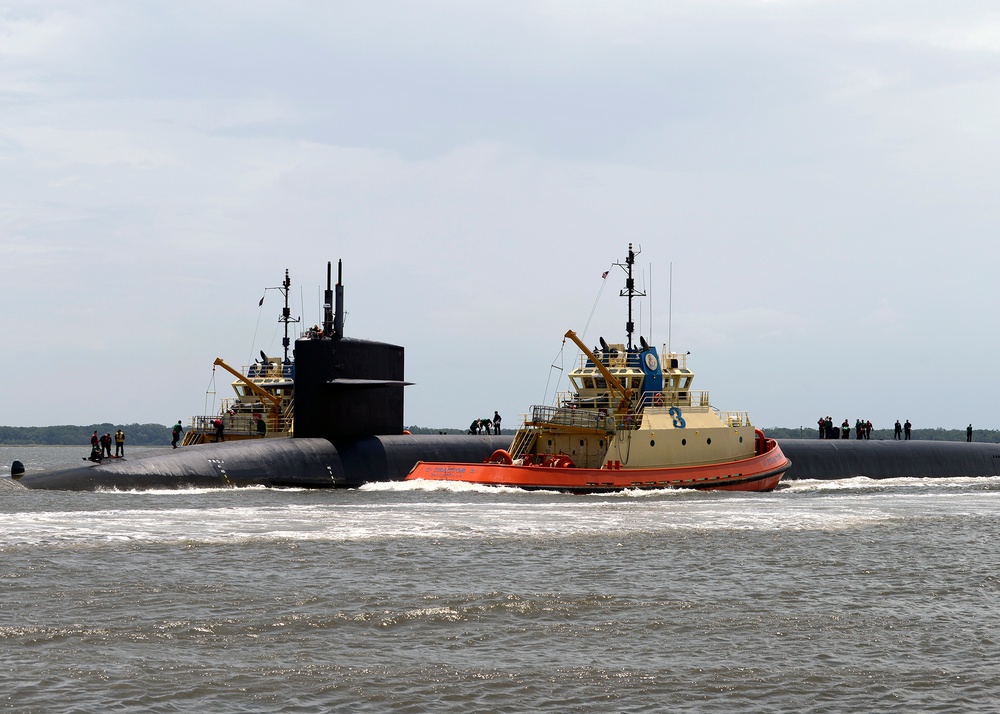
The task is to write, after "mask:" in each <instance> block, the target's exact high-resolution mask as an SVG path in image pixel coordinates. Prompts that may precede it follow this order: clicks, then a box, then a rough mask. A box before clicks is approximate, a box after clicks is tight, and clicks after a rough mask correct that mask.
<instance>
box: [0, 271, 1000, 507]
mask: <svg viewBox="0 0 1000 714" xmlns="http://www.w3.org/2000/svg"><path fill="white" fill-rule="evenodd" d="M323 309H324V321H323V329H322V330H318V331H314V330H311V331H307V332H306V333H304V334H303V335H302V336H301V337H299V338H298V339H297V340H296V341H295V348H294V356H295V371H294V385H295V386H294V390H295V391H294V393H295V428H294V432H293V433H294V435H293V436H288V437H283V438H265V439H248V440H241V441H230V442H223V443H218V444H198V445H194V446H183V447H181V448H179V449H165V450H164V452H163V453H152V454H147V455H142V456H138V457H129V458H128V459H127V460H126V459H115V460H113V461H108V462H102V463H98V464H90V463H89V462H88V464H87V465H84V466H78V467H70V468H65V469H58V470H52V471H45V472H31V473H27V472H25V469H24V466H23V464H22V463H21V462H20V461H15V462H14V463H13V465H12V467H11V477H12V478H14V479H16V480H17V482H18V483H20V484H22V485H23V486H25V487H27V488H32V489H58V490H70V491H93V490H150V489H189V488H235V487H250V486H264V487H272V488H357V487H359V486H362V485H364V484H366V483H372V482H379V481H402V480H403V479H404V478H405V477H406V476H407V474H408V473H409V472H410V470H411V469H412V468H413V466H414V465H415V464H416V463H417V462H418V461H425V462H462V463H479V462H483V461H485V460H487V459H488V458H489V457H490V456H491V455H492V454H494V452H495V451H496V450H497V449H508V448H509V447H510V444H511V441H512V439H513V437H512V436H500V435H472V434H470V435H423V434H406V433H404V429H403V391H404V388H405V387H406V386H407V385H408V384H409V383H408V382H406V381H404V374H403V357H404V351H403V348H402V347H400V346H397V345H392V344H387V343H383V342H374V341H369V340H363V339H357V338H350V337H345V336H344V334H343V324H344V286H343V263H342V261H338V266H337V283H336V285H335V286H331V264H330V263H327V287H326V292H325V294H324V308H323ZM778 444H779V446H780V447H781V450H782V451H783V452H784V454H785V456H786V457H788V458H789V459H790V461H791V466H790V467H789V468H788V469H787V470H786V471H785V474H784V477H783V480H785V481H794V480H805V479H816V480H836V479H847V478H853V477H867V478H872V479H885V478H951V477H980V476H998V475H1000V444H987V443H968V442H944V441H866V440H861V441H850V440H836V439H832V440H816V439H779V440H778Z"/></svg>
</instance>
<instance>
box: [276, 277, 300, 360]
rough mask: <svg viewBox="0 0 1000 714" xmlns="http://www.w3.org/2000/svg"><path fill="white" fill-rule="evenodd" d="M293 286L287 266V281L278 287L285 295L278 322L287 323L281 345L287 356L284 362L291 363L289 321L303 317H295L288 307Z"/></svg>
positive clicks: (296, 320)
mask: <svg viewBox="0 0 1000 714" xmlns="http://www.w3.org/2000/svg"><path fill="white" fill-rule="evenodd" d="M291 286H292V280H291V278H289V277H288V268H285V281H284V282H283V283H282V284H281V287H280V288H278V289H279V290H280V291H281V294H282V295H284V296H285V307H284V309H282V311H281V317H279V318H278V322H283V323H285V337H284V339H282V340H281V345H282V347H284V349H285V356H284V359H283V360H282V364H291V362H290V361H289V359H288V346H289V345H290V344H291V341H290V340H289V339H288V323H290V322H298V321H299V320H300V319H301V318H298V317H296V318H294V319H293V318H292V311H291V310H290V309H289V308H288V293H289V290H288V289H289V288H290V287H291Z"/></svg>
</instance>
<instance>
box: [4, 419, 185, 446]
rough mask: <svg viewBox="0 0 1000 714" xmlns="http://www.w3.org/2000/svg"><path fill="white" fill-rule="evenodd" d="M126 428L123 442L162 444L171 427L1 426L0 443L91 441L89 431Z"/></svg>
mask: <svg viewBox="0 0 1000 714" xmlns="http://www.w3.org/2000/svg"><path fill="white" fill-rule="evenodd" d="M119 428H120V429H121V430H122V431H124V432H125V444H126V446H128V445H130V444H131V445H132V446H165V445H167V444H169V443H170V427H169V426H163V424H107V423H105V424H90V425H89V426H73V425H68V424H67V425H62V426H0V444H3V445H5V446H72V445H73V444H90V435H91V434H93V433H94V432H95V431H96V432H97V433H98V434H111V435H112V436H114V434H115V432H116V431H118V429H119Z"/></svg>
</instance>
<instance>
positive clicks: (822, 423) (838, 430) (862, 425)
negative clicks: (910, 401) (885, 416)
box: [816, 416, 910, 440]
mask: <svg viewBox="0 0 1000 714" xmlns="http://www.w3.org/2000/svg"><path fill="white" fill-rule="evenodd" d="M816 423H817V424H819V438H820V439H850V438H851V422H850V421H848V420H847V419H844V422H843V423H842V424H841V425H840V426H839V427H838V426H834V423H833V419H832V418H830V417H829V416H825V417H820V418H819V421H818V422H816ZM906 423H907V424H909V423H910V422H906ZM854 432H855V434H856V435H857V436H855V438H856V439H859V440H860V439H871V438H872V423H871V420H869V419H856V420H855V421H854ZM907 435H909V431H907ZM906 438H907V439H909V438H910V437H909V436H907V437H906Z"/></svg>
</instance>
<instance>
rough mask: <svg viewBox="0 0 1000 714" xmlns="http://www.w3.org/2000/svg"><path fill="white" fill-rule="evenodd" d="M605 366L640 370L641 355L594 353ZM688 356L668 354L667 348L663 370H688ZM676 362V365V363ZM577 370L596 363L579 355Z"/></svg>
mask: <svg viewBox="0 0 1000 714" xmlns="http://www.w3.org/2000/svg"><path fill="white" fill-rule="evenodd" d="M594 354H596V355H597V356H598V357H599V358H600V359H601V362H602V363H603V364H604V366H605V367H609V368H622V367H634V368H637V369H638V368H639V353H638V352H628V353H626V352H625V351H624V350H620V351H619V352H618V354H617V355H611V354H610V353H604V352H601V351H600V350H597V351H595V352H594ZM687 358H688V356H687V354H685V353H683V352H669V353H668V352H667V351H666V347H664V348H663V350H662V351H661V352H660V362H661V363H662V365H663V369H687V368H688V366H687ZM675 360H676V363H675ZM576 366H577V369H583V368H584V367H593V366H594V363H593V362H591V361H590V358H589V357H587V355H585V354H580V355H577V358H576Z"/></svg>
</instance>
